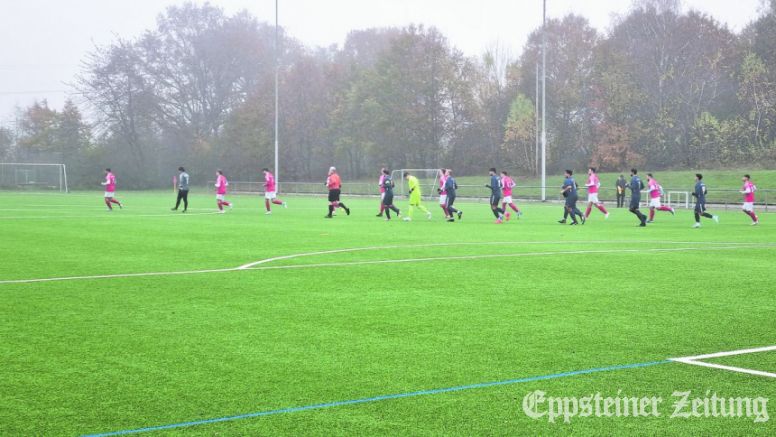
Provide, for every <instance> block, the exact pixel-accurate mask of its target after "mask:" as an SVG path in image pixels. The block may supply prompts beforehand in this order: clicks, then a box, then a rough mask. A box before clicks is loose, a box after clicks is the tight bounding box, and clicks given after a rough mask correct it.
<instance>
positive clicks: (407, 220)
mask: <svg viewBox="0 0 776 437" xmlns="http://www.w3.org/2000/svg"><path fill="white" fill-rule="evenodd" d="M402 220H404V221H405V222H409V221H412V219H411V218H410V217H404V218H403V219H402Z"/></svg>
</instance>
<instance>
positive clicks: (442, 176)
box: [437, 168, 450, 219]
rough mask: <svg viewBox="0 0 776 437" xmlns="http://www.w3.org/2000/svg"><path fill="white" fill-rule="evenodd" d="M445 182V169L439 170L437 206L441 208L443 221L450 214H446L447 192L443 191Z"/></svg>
mask: <svg viewBox="0 0 776 437" xmlns="http://www.w3.org/2000/svg"><path fill="white" fill-rule="evenodd" d="M446 182H447V169H444V168H442V169H439V188H438V189H437V191H438V192H439V206H441V207H442V211H444V212H445V219H447V218H448V217H449V216H450V214H448V213H447V191H445V183H446Z"/></svg>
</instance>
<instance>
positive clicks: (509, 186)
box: [501, 170, 523, 221]
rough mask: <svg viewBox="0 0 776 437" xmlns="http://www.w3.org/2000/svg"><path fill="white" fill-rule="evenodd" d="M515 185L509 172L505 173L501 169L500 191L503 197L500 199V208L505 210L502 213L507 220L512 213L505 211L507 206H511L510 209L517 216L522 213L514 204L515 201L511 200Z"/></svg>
mask: <svg viewBox="0 0 776 437" xmlns="http://www.w3.org/2000/svg"><path fill="white" fill-rule="evenodd" d="M516 186H517V184H516V183H515V181H514V180H513V179H512V178H511V177H510V176H509V173H507V172H506V171H505V170H502V171H501V192H502V194H503V195H504V198H503V199H502V200H501V209H503V210H504V211H506V213H505V214H504V218H506V219H507V221H509V219H510V217H512V214H511V213H510V212H509V211H507V206H509V207H510V208H512V211H514V212H515V214H517V216H518V217H520V216H521V215H523V213H522V212H520V209H519V208H518V207H517V205H515V201H514V200H512V190H513V189H514V188H515V187H516Z"/></svg>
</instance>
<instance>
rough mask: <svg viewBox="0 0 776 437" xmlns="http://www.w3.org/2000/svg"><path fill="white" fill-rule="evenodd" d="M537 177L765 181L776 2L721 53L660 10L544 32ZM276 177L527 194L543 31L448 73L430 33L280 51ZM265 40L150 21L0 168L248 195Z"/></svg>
mask: <svg viewBox="0 0 776 437" xmlns="http://www.w3.org/2000/svg"><path fill="white" fill-rule="evenodd" d="M546 32H547V33H546V35H547V84H546V86H547V108H546V111H547V119H546V123H547V142H548V150H547V152H548V155H547V157H548V159H547V162H548V171H549V172H551V173H552V172H559V171H561V170H562V169H564V168H575V167H576V168H582V167H586V166H588V165H594V166H596V167H598V168H599V169H601V170H603V171H606V170H612V171H620V170H622V169H625V168H630V167H631V166H639V167H649V168H653V169H683V168H720V167H734V166H752V165H757V166H765V165H768V164H769V163H773V162H775V161H776V0H768V1H767V2H764V4H763V11H762V12H761V14H760V16H759V17H757V18H756V19H754V20H753V21H752V22H751V23H750V24H749V25H748V26H746V27H745V28H744V29H743V30H742V31H741V32H738V33H735V32H732V31H731V30H730V29H728V28H727V27H726V26H724V25H722V24H720V23H719V22H718V21H716V20H715V19H714V18H712V17H710V16H708V15H705V14H703V13H700V12H697V11H693V10H690V11H684V10H683V9H682V8H681V6H680V4H679V2H678V0H637V1H636V2H634V3H633V6H632V8H631V9H630V11H629V12H628V13H627V14H625V15H624V16H621V17H618V18H616V19H614V21H613V22H612V23H611V26H610V28H609V30H608V31H607V32H606V33H602V32H600V31H598V30H596V29H595V28H593V27H592V26H591V25H590V23H589V22H588V21H587V19H585V18H584V17H581V16H577V15H573V14H572V15H567V16H565V17H561V18H556V19H550V20H548V22H547V25H546ZM279 41H280V43H279V50H280V56H279V60H280V62H279V64H278V65H279V78H280V83H279V87H280V126H279V137H280V163H281V164H280V167H281V168H280V175H281V178H282V179H284V180H298V181H309V180H317V179H320V178H321V177H322V176H323V175H324V174H325V172H326V169H328V167H329V166H330V165H336V166H337V167H338V168H339V169H340V171H341V172H342V173H343V175H344V176H345V177H346V178H350V179H355V178H362V177H365V176H371V175H372V174H373V173H374V172H375V169H376V168H380V167H382V166H388V167H391V168H436V167H441V166H451V167H454V168H455V169H456V171H457V173H458V174H464V175H465V174H473V173H482V171H483V169H486V168H488V167H491V166H497V167H500V168H501V167H504V168H509V169H511V170H512V171H514V172H516V173H518V174H523V175H533V174H535V173H536V172H537V171H538V163H537V160H536V157H537V154H536V138H537V131H536V123H535V115H536V113H535V108H536V79H537V76H536V75H537V71H538V70H537V64H538V62H539V61H540V60H541V41H542V34H541V29H540V28H537V29H535V30H534V31H533V32H532V33H531V34H530V36H529V38H528V41H527V43H526V45H525V47H524V48H523V51H522V53H521V54H520V56H519V57H517V58H515V59H510V58H509V57H508V56H506V55H504V52H503V50H500V49H499V48H498V47H494V48H492V49H490V50H487V51H486V52H485V53H483V54H482V55H481V56H476V57H472V56H465V55H464V54H463V53H462V52H461V51H460V50H458V49H457V48H455V47H454V46H452V45H451V44H450V42H449V41H448V40H447V38H445V36H444V35H443V34H442V33H440V32H439V31H438V30H437V29H435V28H433V27H426V26H422V25H410V26H407V27H403V28H381V29H366V30H358V31H352V32H350V34H349V35H348V36H347V39H346V41H345V42H344V44H343V45H342V46H332V47H306V46H305V45H303V44H301V43H300V42H299V41H297V40H295V39H294V38H293V37H292V36H290V35H287V34H286V33H285V32H284V31H283V30H282V29H281V31H280V38H279ZM275 69H276V57H275V29H274V26H271V25H269V24H267V23H263V22H260V21H258V20H257V19H256V18H255V17H253V16H251V15H250V14H249V13H247V12H240V13H237V14H234V15H227V14H225V12H224V11H223V10H222V9H220V8H218V7H216V6H213V5H210V4H204V5H195V4H192V3H184V4H182V5H180V6H173V7H170V8H168V9H166V10H165V11H164V12H163V13H162V14H161V15H160V16H159V18H158V20H157V23H156V26H155V27H154V28H153V29H149V30H147V31H146V32H145V33H143V34H142V35H140V36H138V37H135V38H131V39H123V38H119V39H116V40H115V41H113V42H112V43H110V44H108V45H106V46H101V47H97V48H95V49H94V50H93V52H92V53H90V54H89V55H88V57H87V58H86V59H84V60H83V69H82V72H81V73H80V74H79V75H78V77H76V78H75V79H74V80H73V83H72V86H73V87H74V88H75V89H76V90H77V94H76V95H77V96H78V98H77V99H75V101H68V102H67V104H66V105H65V106H64V108H63V109H62V110H55V109H52V108H50V107H49V106H48V104H47V103H46V102H45V101H42V102H38V103H35V104H33V105H32V106H30V107H28V108H24V109H20V110H19V115H18V118H19V122H18V123H17V125H16V127H15V129H10V128H0V159H3V160H21V161H38V162H42V161H47V162H63V163H65V164H67V165H68V168H69V169H70V170H69V173H70V178H71V181H73V182H74V184H75V185H79V184H84V185H85V184H87V183H92V182H93V181H94V179H95V176H94V173H95V169H99V168H100V167H105V166H111V167H112V168H113V169H114V170H116V171H117V172H118V173H119V174H120V175H121V180H122V183H123V184H124V186H131V187H135V188H150V187H158V186H161V185H163V184H164V185H167V184H168V183H169V179H170V175H171V170H172V169H175V168H177V167H178V166H179V165H185V166H186V167H187V168H190V169H192V170H193V171H194V172H196V173H201V174H206V175H209V174H210V173H211V172H212V171H213V170H214V169H215V168H216V167H220V168H223V169H225V170H226V172H227V174H229V175H230V178H231V179H235V180H257V179H258V178H259V177H260V169H261V168H262V167H271V166H272V163H273V160H274V152H273V150H274V144H273V142H274V78H275Z"/></svg>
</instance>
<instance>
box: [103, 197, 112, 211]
mask: <svg viewBox="0 0 776 437" xmlns="http://www.w3.org/2000/svg"><path fill="white" fill-rule="evenodd" d="M105 206H107V207H108V210H109V211H112V210H113V205H111V204H110V197H107V196H106V197H105Z"/></svg>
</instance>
